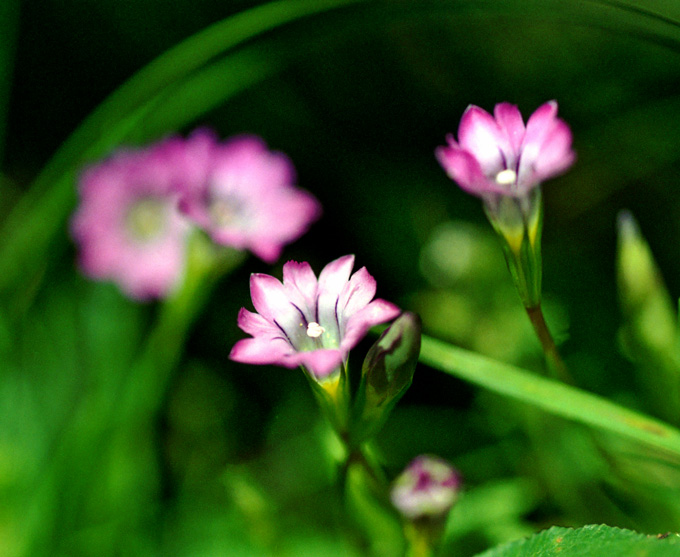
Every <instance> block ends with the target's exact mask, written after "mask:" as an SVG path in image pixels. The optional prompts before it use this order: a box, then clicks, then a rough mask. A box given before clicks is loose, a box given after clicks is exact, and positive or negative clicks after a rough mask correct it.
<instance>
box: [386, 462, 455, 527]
mask: <svg viewBox="0 0 680 557" xmlns="http://www.w3.org/2000/svg"><path fill="white" fill-rule="evenodd" d="M461 483H462V482H461V478H460V474H459V473H458V472H457V471H456V470H455V469H454V468H453V467H452V466H451V465H450V464H449V463H448V462H446V461H445V460H443V459H441V458H438V457H436V456H429V455H421V456H419V457H416V458H415V459H413V460H412V461H411V463H410V464H409V465H408V466H407V467H406V469H405V470H404V471H403V472H402V473H401V474H400V475H399V477H398V478H397V479H396V480H395V482H394V484H393V486H392V490H391V493H390V498H391V500H392V504H393V505H394V506H395V507H396V508H397V509H398V510H399V512H401V514H402V515H404V516H405V517H407V518H409V519H412V520H413V519H418V518H422V517H439V516H445V515H446V514H448V512H449V511H450V510H451V507H453V505H454V504H455V503H456V501H457V500H458V495H459V494H460V488H461Z"/></svg>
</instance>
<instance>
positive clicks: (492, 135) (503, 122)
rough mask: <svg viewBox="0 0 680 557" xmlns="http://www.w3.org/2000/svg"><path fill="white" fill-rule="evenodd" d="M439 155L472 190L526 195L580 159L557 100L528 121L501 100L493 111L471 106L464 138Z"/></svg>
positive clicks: (450, 142)
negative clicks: (573, 149) (559, 116)
mask: <svg viewBox="0 0 680 557" xmlns="http://www.w3.org/2000/svg"><path fill="white" fill-rule="evenodd" d="M446 139H447V142H448V145H447V146H444V147H438V148H437V150H436V156H437V159H438V160H439V162H440V164H441V165H442V166H443V167H444V170H445V171H446V173H447V174H448V176H449V177H450V178H451V179H453V180H454V181H455V182H456V183H457V184H458V185H459V186H460V187H461V188H462V189H464V190H465V191H467V192H468V193H471V194H474V195H477V196H480V197H485V196H487V194H492V195H493V194H500V195H503V196H513V197H522V196H525V195H527V194H528V193H529V192H530V191H531V190H532V189H533V188H535V187H536V186H537V185H539V184H540V183H541V182H542V181H543V180H546V179H548V178H551V177H553V176H556V175H558V174H561V173H562V172H564V171H565V170H567V169H568V168H569V167H570V166H571V164H572V163H573V162H574V159H575V154H574V152H573V151H572V149H571V140H572V137H571V131H570V129H569V127H568V126H567V124H566V123H565V122H564V121H563V120H561V119H560V118H558V117H557V102H556V101H550V102H547V103H545V104H543V105H541V106H540V107H538V108H537V109H536V111H535V112H534V113H533V114H532V115H531V116H530V117H529V120H528V121H527V123H526V126H525V125H524V121H523V120H522V115H521V114H520V112H519V110H518V109H517V107H516V106H515V105H512V104H509V103H500V104H497V105H496V107H495V108H494V115H493V116H491V114H489V113H488V112H486V111H485V110H483V109H481V108H479V107H478V106H474V105H470V106H469V107H468V108H467V110H466V111H465V113H464V114H463V117H462V118H461V121H460V126H459V128H458V141H455V139H454V138H453V136H452V135H449V136H447V138H446Z"/></svg>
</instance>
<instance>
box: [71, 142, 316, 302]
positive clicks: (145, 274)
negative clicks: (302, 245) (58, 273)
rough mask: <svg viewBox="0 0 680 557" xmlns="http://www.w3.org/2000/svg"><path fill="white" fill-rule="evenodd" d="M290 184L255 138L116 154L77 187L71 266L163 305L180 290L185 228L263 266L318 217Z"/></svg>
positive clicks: (287, 166) (287, 171) (285, 163)
mask: <svg viewBox="0 0 680 557" xmlns="http://www.w3.org/2000/svg"><path fill="white" fill-rule="evenodd" d="M295 178H296V177H295V169H294V167H293V165H292V163H291V161H290V160H289V159H288V157H286V156H285V155H284V154H282V153H278V152H272V151H269V150H268V149H267V146H266V144H265V143H264V142H263V141H262V140H261V139H260V138H258V137H254V136H241V137H236V138H233V139H231V140H228V141H226V142H223V143H221V142H219V141H218V140H217V138H216V137H215V136H214V135H213V134H212V133H210V132H209V131H207V130H197V131H196V132H194V133H193V134H192V135H191V136H189V137H188V138H186V139H184V138H181V137H171V138H169V139H166V140H164V141H161V142H160V143H157V144H155V145H152V146H150V147H148V148H143V149H128V150H122V151H119V152H117V153H115V154H114V155H113V156H111V157H110V158H109V159H108V160H105V161H103V162H101V163H99V164H96V165H94V166H92V167H90V168H89V169H87V170H86V171H85V172H84V173H83V175H82V177H81V180H80V187H79V192H80V205H79V207H78V209H77V211H76V214H75V215H74V217H73V220H72V223H71V225H72V226H71V231H72V235H73V237H74V239H75V241H76V242H77V243H78V245H79V260H80V266H81V268H82V269H83V271H84V272H85V273H86V274H87V275H88V276H90V277H92V278H96V279H108V280H113V281H115V282H117V283H118V284H119V286H120V287H121V288H122V290H123V291H124V292H125V293H126V294H128V295H129V296H131V297H133V298H136V299H148V298H158V297H164V296H166V295H168V294H169V293H170V292H172V291H173V289H175V288H176V287H177V286H178V285H179V284H180V283H181V280H182V278H183V274H184V265H185V260H186V253H185V250H186V239H187V235H188V233H189V232H190V231H191V229H192V228H193V227H200V228H202V229H203V230H205V231H206V232H207V233H208V234H209V235H210V237H211V238H212V239H213V241H215V242H216V243H218V244H222V245H226V246H231V247H233V248H235V249H239V250H250V251H252V252H253V253H254V254H255V255H257V256H258V257H260V258H261V259H262V260H264V261H266V262H269V263H272V262H274V261H276V259H278V257H279V255H280V254H281V251H282V249H283V246H284V245H286V244H288V243H290V242H292V241H294V240H295V239H297V238H298V237H300V236H301V235H302V234H304V233H305V232H306V230H307V229H308V227H309V226H310V224H311V223H312V222H313V221H314V220H316V219H317V218H318V217H319V215H320V214H321V206H320V204H319V202H318V201H317V200H316V199H315V198H314V197H313V196H312V195H311V194H309V193H307V192H305V191H303V190H301V189H299V188H297V187H295V186H294V184H295Z"/></svg>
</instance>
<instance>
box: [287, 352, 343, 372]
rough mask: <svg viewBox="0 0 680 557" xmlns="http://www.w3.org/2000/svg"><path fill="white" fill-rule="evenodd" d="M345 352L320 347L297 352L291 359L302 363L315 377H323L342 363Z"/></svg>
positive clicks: (299, 363)
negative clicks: (319, 348)
mask: <svg viewBox="0 0 680 557" xmlns="http://www.w3.org/2000/svg"><path fill="white" fill-rule="evenodd" d="M345 356H346V354H343V352H341V351H340V350H333V349H321V350H312V351H310V352H298V353H297V354H296V355H295V356H294V357H293V358H291V359H292V360H294V361H295V362H296V363H297V364H298V365H303V366H305V368H307V369H308V370H309V371H311V372H312V373H313V374H314V375H316V376H317V377H324V376H326V375H328V374H329V373H331V372H333V371H335V370H336V369H337V368H338V367H340V366H341V365H342V362H343V360H344V358H345Z"/></svg>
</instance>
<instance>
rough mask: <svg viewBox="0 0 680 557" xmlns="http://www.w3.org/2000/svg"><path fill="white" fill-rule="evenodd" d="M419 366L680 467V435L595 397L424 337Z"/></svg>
mask: <svg viewBox="0 0 680 557" xmlns="http://www.w3.org/2000/svg"><path fill="white" fill-rule="evenodd" d="M420 361H421V362H423V363H425V364H427V365H429V366H432V367H433V368H435V369H438V370H440V371H444V372H445V373H449V374H450V375H454V376H456V377H459V378H461V379H464V380H466V381H470V382H471V383H474V384H476V385H479V386H481V387H484V388H486V389H489V390H491V391H493V392H495V393H498V394H501V395H503V396H507V397H508V398H511V399H514V400H517V401H520V402H525V403H527V404H530V405H532V406H535V407H537V408H540V409H541V410H544V411H546V412H549V413H550V414H554V415H556V416H560V417H562V418H566V419H568V420H573V421H575V422H579V423H582V424H585V425H587V426H589V427H592V428H595V429H598V430H601V431H605V432H609V433H615V434H617V435H620V436H622V437H625V438H627V439H630V440H633V441H636V442H638V443H640V444H642V445H644V446H647V447H653V448H656V449H659V450H661V451H663V452H665V453H666V454H667V455H668V456H671V457H673V460H674V461H676V462H680V431H678V430H677V429H675V428H673V427H671V426H670V425H668V424H666V423H664V422H662V421H660V420H655V419H653V418H650V417H649V416H646V415H644V414H641V413H639V412H634V411H632V410H629V409H627V408H624V407H623V406H619V405H618V404H615V403H613V402H610V401H608V400H606V399H604V398H602V397H600V396H597V395H595V394H592V393H588V392H586V391H583V390H581V389H578V388H576V387H571V386H569V385H565V384H563V383H559V382H557V381H553V380H550V379H546V378H544V377H539V376H538V375H536V374H534V373H531V372H529V371H526V370H523V369H520V368H517V367H515V366H512V365H509V364H505V363H502V362H498V361H495V360H492V359H490V358H487V357H485V356H481V355H479V354H475V353H473V352H470V351H468V350H463V349H462V348H458V347H455V346H451V345H450V344H447V343H445V342H441V341H438V340H435V339H433V338H429V337H426V336H423V339H422V347H421V351H420Z"/></svg>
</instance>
